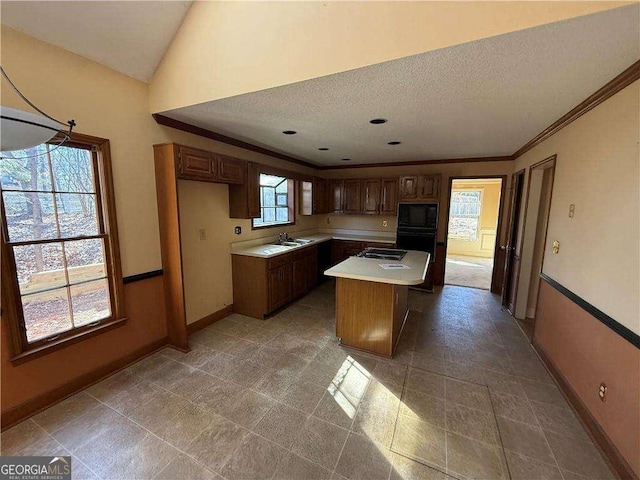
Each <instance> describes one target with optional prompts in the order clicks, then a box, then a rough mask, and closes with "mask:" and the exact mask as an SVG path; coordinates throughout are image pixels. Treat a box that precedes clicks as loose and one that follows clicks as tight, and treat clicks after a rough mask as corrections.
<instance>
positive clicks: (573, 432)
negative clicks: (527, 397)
mask: <svg viewBox="0 0 640 480" xmlns="http://www.w3.org/2000/svg"><path fill="white" fill-rule="evenodd" d="M530 403H531V408H532V409H533V412H534V413H535V416H536V418H537V419H538V422H540V426H541V427H542V429H543V430H550V431H552V432H556V433H559V434H561V435H565V436H567V437H572V438H575V439H576V440H582V441H585V442H591V440H590V439H589V436H588V435H587V432H586V431H585V430H584V428H583V426H582V424H581V423H580V420H578V418H577V417H576V415H575V414H574V413H573V411H572V410H570V409H569V408H565V407H556V406H553V405H549V404H546V403H538V402H530Z"/></svg>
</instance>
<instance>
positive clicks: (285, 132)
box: [282, 130, 298, 135]
mask: <svg viewBox="0 0 640 480" xmlns="http://www.w3.org/2000/svg"><path fill="white" fill-rule="evenodd" d="M282 133H284V134H285V135H295V134H296V133H298V132H296V131H295V130H285V131H284V132H282Z"/></svg>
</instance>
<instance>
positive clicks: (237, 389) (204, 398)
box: [192, 379, 246, 413]
mask: <svg viewBox="0 0 640 480" xmlns="http://www.w3.org/2000/svg"><path fill="white" fill-rule="evenodd" d="M245 391H246V388H244V387H241V386H240V385H236V384H235V383H233V382H229V381H227V380H223V379H218V380H216V381H215V383H214V384H213V385H211V386H209V387H207V389H206V390H203V391H202V392H201V393H199V394H197V395H196V397H195V399H193V400H192V401H193V403H195V404H196V405H198V406H199V407H202V408H206V409H208V410H210V411H212V412H215V413H220V412H222V411H223V410H225V409H226V408H227V407H228V406H229V405H233V404H234V403H235V402H236V400H237V399H238V398H240V396H241V395H242V394H243V393H244V392H245Z"/></svg>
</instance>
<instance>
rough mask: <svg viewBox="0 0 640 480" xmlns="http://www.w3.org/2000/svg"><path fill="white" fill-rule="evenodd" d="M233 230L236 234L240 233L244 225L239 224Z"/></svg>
mask: <svg viewBox="0 0 640 480" xmlns="http://www.w3.org/2000/svg"><path fill="white" fill-rule="evenodd" d="M233 231H234V232H235V234H236V235H240V234H241V233H242V227H240V226H237V227H236V228H234V229H233Z"/></svg>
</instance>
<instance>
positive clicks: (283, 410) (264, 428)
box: [253, 403, 309, 448]
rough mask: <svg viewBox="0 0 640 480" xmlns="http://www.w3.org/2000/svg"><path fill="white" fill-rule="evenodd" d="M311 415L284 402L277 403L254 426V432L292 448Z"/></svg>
mask: <svg viewBox="0 0 640 480" xmlns="http://www.w3.org/2000/svg"><path fill="white" fill-rule="evenodd" d="M308 418H309V415H308V414H306V413H304V412H301V411H300V410H296V409H295V408H291V407H289V406H287V405H284V404H282V403H277V404H275V405H274V406H273V407H272V408H271V410H269V411H268V412H267V413H266V415H265V416H264V417H262V420H260V422H259V423H258V424H257V425H256V426H255V427H254V429H253V430H254V432H256V433H257V434H258V435H261V436H263V437H265V438H267V439H268V440H271V441H272V442H275V443H277V444H278V445H280V446H282V447H284V448H290V447H291V444H292V443H293V440H294V438H295V436H296V435H297V434H298V432H299V431H300V428H301V426H302V425H304V424H305V422H306V421H307V419H308Z"/></svg>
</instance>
